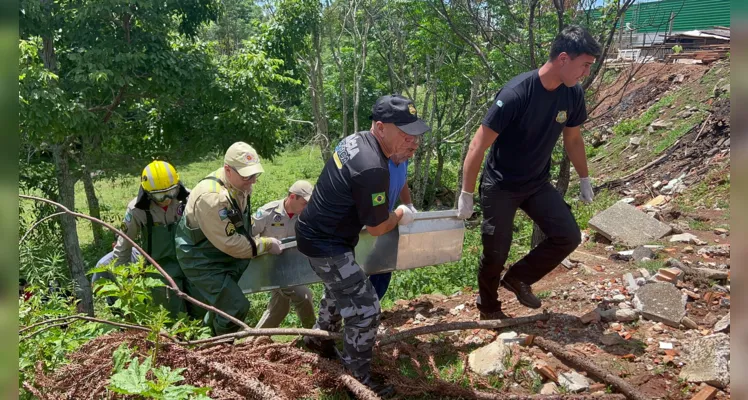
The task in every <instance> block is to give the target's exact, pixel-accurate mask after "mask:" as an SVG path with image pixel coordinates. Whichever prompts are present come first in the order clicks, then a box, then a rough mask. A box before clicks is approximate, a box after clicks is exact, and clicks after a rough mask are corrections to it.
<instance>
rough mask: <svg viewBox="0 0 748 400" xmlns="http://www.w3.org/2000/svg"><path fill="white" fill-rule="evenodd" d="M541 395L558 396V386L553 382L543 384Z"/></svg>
mask: <svg viewBox="0 0 748 400" xmlns="http://www.w3.org/2000/svg"><path fill="white" fill-rule="evenodd" d="M540 394H542V395H551V394H558V386H556V384H555V383H553V382H548V383H545V384H543V387H542V388H540Z"/></svg>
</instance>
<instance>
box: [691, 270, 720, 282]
mask: <svg viewBox="0 0 748 400" xmlns="http://www.w3.org/2000/svg"><path fill="white" fill-rule="evenodd" d="M692 270H693V272H694V275H699V276H703V277H704V278H706V279H714V280H715V281H723V280H726V279H727V277H728V274H729V271H722V270H718V269H711V268H692Z"/></svg>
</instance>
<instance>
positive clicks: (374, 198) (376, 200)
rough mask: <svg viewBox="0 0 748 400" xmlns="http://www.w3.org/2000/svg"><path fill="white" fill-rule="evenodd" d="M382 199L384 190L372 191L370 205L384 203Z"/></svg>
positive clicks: (383, 198)
mask: <svg viewBox="0 0 748 400" xmlns="http://www.w3.org/2000/svg"><path fill="white" fill-rule="evenodd" d="M384 200H385V196H384V192H380V193H374V194H373V195H371V205H373V206H381V205H382V204H384Z"/></svg>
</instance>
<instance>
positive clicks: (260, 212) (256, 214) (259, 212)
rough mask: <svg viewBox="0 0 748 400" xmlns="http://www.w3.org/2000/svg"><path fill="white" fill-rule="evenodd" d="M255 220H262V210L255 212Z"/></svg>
mask: <svg viewBox="0 0 748 400" xmlns="http://www.w3.org/2000/svg"><path fill="white" fill-rule="evenodd" d="M255 218H256V219H260V218H262V210H257V212H256V213H255Z"/></svg>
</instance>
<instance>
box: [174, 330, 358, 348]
mask: <svg viewBox="0 0 748 400" xmlns="http://www.w3.org/2000/svg"><path fill="white" fill-rule="evenodd" d="M297 335H301V336H314V337H319V338H325V339H340V338H342V337H343V334H341V333H337V332H328V331H323V330H321V329H305V328H250V329H247V330H244V331H240V332H234V333H227V334H225V335H221V336H214V337H211V338H207V339H200V340H191V341H187V342H179V344H180V345H183V346H190V345H194V344H206V343H218V342H220V343H224V342H225V341H227V339H232V340H233V339H240V338H243V337H247V336H297Z"/></svg>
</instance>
